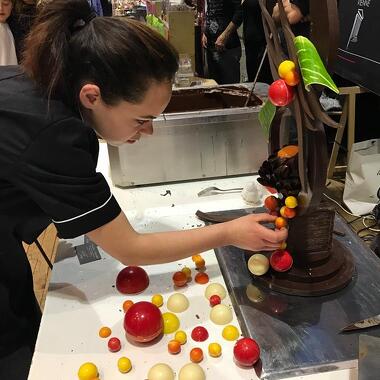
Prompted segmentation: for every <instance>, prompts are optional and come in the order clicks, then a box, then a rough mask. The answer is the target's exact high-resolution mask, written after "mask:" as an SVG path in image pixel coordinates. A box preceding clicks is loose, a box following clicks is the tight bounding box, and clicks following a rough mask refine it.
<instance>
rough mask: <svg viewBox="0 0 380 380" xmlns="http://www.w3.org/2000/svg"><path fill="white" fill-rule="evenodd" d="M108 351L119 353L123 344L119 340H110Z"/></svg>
mask: <svg viewBox="0 0 380 380" xmlns="http://www.w3.org/2000/svg"><path fill="white" fill-rule="evenodd" d="M108 349H109V350H110V351H111V352H118V351H120V349H121V342H120V339H119V338H115V337H113V338H110V339H109V341H108Z"/></svg>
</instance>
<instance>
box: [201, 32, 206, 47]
mask: <svg viewBox="0 0 380 380" xmlns="http://www.w3.org/2000/svg"><path fill="white" fill-rule="evenodd" d="M202 46H203V47H204V48H205V49H207V37H206V35H205V34H204V33H203V34H202Z"/></svg>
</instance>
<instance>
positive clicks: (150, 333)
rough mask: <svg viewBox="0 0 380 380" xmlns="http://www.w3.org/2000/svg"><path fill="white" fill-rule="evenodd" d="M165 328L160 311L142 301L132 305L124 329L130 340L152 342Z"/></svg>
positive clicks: (125, 317)
mask: <svg viewBox="0 0 380 380" xmlns="http://www.w3.org/2000/svg"><path fill="white" fill-rule="evenodd" d="M163 328H164V322H163V319H162V314H161V311H160V309H159V308H158V307H157V306H156V305H153V304H152V303H151V302H146V301H141V302H136V303H135V304H134V305H132V306H131V307H130V308H129V309H128V310H127V312H126V313H125V316H124V329H125V332H126V335H127V337H128V338H129V339H131V340H134V341H136V342H150V341H152V340H153V339H154V338H157V337H158V336H159V335H160V334H161V332H162V330H163Z"/></svg>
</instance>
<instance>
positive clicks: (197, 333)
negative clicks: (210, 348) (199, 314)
mask: <svg viewBox="0 0 380 380" xmlns="http://www.w3.org/2000/svg"><path fill="white" fill-rule="evenodd" d="M191 338H192V339H193V340H194V341H195V342H204V341H205V340H206V339H207V338H208V331H207V330H206V329H205V328H204V327H202V326H197V327H194V329H193V331H192V332H191Z"/></svg>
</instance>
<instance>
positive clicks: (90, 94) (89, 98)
mask: <svg viewBox="0 0 380 380" xmlns="http://www.w3.org/2000/svg"><path fill="white" fill-rule="evenodd" d="M79 100H80V102H81V104H82V106H83V107H84V108H87V109H94V108H96V107H97V106H98V105H99V103H100V102H101V100H102V97H101V94H100V88H99V87H98V86H97V85H96V84H92V83H87V84H85V85H84V86H83V87H82V88H81V90H80V92H79Z"/></svg>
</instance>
